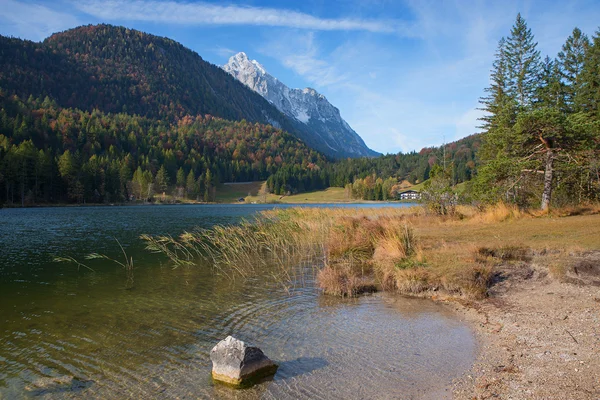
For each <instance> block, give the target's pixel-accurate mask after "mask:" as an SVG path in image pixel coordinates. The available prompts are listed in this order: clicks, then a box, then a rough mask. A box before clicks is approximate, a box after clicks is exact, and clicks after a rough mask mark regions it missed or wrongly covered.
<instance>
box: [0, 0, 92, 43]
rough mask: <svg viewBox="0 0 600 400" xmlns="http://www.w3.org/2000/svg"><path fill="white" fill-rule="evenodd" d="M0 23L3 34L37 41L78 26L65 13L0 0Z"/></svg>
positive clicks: (31, 4)
mask: <svg viewBox="0 0 600 400" xmlns="http://www.w3.org/2000/svg"><path fill="white" fill-rule="evenodd" d="M0 9H2V12H0V21H2V25H3V27H2V29H3V30H4V34H6V35H11V36H17V37H21V38H24V39H29V40H35V41H39V40H42V39H45V38H46V37H48V36H50V35H51V34H52V33H56V32H60V31H63V30H65V29H68V28H72V27H74V26H77V25H80V22H79V20H78V19H77V18H76V17H75V16H73V15H71V14H67V13H63V12H59V11H55V10H52V9H50V8H48V7H46V6H43V5H40V4H33V3H21V2H17V1H14V0H0Z"/></svg>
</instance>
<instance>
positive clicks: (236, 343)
mask: <svg viewBox="0 0 600 400" xmlns="http://www.w3.org/2000/svg"><path fill="white" fill-rule="evenodd" d="M210 360H211V361H212V363H213V369H212V377H213V379H214V380H216V381H219V382H222V383H226V384H229V385H232V386H237V387H239V386H248V385H251V384H252V383H254V382H255V381H257V380H259V379H260V378H264V377H267V376H269V375H274V374H275V372H277V364H275V363H274V362H273V361H271V360H270V359H269V357H267V356H265V354H264V353H263V352H262V350H261V349H259V348H258V347H253V346H248V345H247V344H246V343H244V342H242V341H241V340H238V339H236V338H234V337H233V336H227V338H225V339H224V340H221V341H220V342H219V343H217V345H216V346H215V347H213V349H212V350H211V351H210Z"/></svg>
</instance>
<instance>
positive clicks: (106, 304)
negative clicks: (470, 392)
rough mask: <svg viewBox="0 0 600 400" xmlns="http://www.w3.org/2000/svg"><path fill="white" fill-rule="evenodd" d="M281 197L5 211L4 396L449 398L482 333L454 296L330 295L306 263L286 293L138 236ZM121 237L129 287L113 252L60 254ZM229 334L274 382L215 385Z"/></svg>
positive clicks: (231, 215)
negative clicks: (271, 366) (446, 299)
mask: <svg viewBox="0 0 600 400" xmlns="http://www.w3.org/2000/svg"><path fill="white" fill-rule="evenodd" d="M312 206H315V205H312ZM365 206H367V207H379V206H382V205H380V204H368V205H358V207H365ZM388 206H389V205H388ZM395 206H406V205H404V204H402V205H395ZM272 207H274V206H268V205H266V206H263V205H199V206H127V207H76V208H33V209H2V210H0V252H1V254H0V398H6V399H13V398H15V399H19V398H30V397H41V398H103V399H106V398H108V399H111V398H114V399H121V398H142V397H143V398H147V399H152V398H161V399H162V398H207V399H208V398H217V399H221V398H222V399H258V398H265V399H319V398H322V399H363V398H364V399H393V398H403V399H405V398H431V399H438V398H444V397H449V392H448V385H449V384H450V382H451V380H452V379H453V378H456V377H458V376H460V375H461V374H462V373H464V372H466V371H467V370H468V369H469V368H470V366H471V363H472V362H473V359H474V351H475V341H474V338H473V335H472V332H471V331H470V330H469V328H468V327H467V326H466V325H465V324H463V323H462V322H460V321H458V320H457V318H456V316H455V315H453V314H452V313H451V312H450V311H448V309H447V308H446V307H444V306H442V305H439V304H435V303H433V302H430V301H427V300H420V299H408V298H404V297H400V296H394V295H389V294H376V295H372V296H366V297H361V298H358V299H346V300H343V299H337V298H331V297H328V296H323V295H321V294H320V293H319V292H318V290H316V289H315V287H314V282H313V281H312V273H311V272H310V271H308V272H307V273H306V275H304V278H305V281H304V282H303V284H302V285H299V286H298V287H297V288H296V289H295V290H294V291H292V292H291V294H290V293H288V292H286V291H284V290H283V288H282V287H280V285H278V284H277V283H276V282H273V281H272V280H271V279H269V278H268V274H267V273H265V276H258V277H256V278H254V279H251V280H246V281H240V280H238V281H231V280H228V279H226V278H224V277H219V276H215V275H214V274H213V273H212V272H211V268H210V266H208V265H199V266H197V267H180V268H177V269H173V268H172V266H171V265H169V264H168V262H167V260H166V259H165V258H163V257H162V256H160V255H156V254H149V253H148V252H146V251H145V250H144V249H143V247H144V244H143V242H142V241H141V240H140V239H138V237H139V235H140V234H142V233H149V234H171V235H178V234H180V233H181V232H183V231H184V230H189V229H191V228H193V227H194V226H203V227H210V226H212V225H214V224H217V223H219V224H230V223H236V222H238V221H239V220H240V219H241V218H250V217H251V216H252V215H253V214H255V213H256V212H258V211H260V210H264V209H269V208H272ZM276 207H286V206H281V205H278V206H276ZM344 207H348V212H349V213H352V212H353V211H352V207H357V205H352V206H350V205H345V206H344ZM115 238H117V239H118V240H119V242H120V243H121V244H122V245H123V246H124V247H125V249H126V251H127V253H128V255H130V256H132V257H133V259H134V263H135V266H136V269H135V277H134V287H133V289H130V290H126V289H125V286H126V274H125V271H124V270H123V269H122V268H121V267H119V266H118V265H116V264H114V263H111V262H107V261H89V262H86V264H87V265H89V266H90V267H91V268H93V270H94V271H93V272H92V271H90V270H88V269H85V268H78V267H77V265H75V264H65V263H55V262H53V261H52V260H53V256H71V257H74V258H76V259H78V260H83V259H84V256H85V255H86V254H89V253H91V252H100V253H104V254H107V255H109V256H111V257H115V258H117V257H120V256H121V255H120V249H119V247H118V244H117V243H116V241H115ZM229 334H232V335H234V336H236V337H238V338H240V339H242V340H246V341H248V342H250V343H251V344H255V345H258V346H259V347H261V348H262V349H263V350H264V351H265V353H266V354H267V355H268V356H270V357H271V358H272V359H273V360H275V361H276V362H278V363H279V364H280V368H279V370H278V372H277V374H276V375H275V377H274V379H273V380H272V381H269V382H265V383H262V384H260V385H257V386H255V387H253V388H251V389H246V390H241V391H235V390H231V389H229V388H226V387H222V386H220V385H214V384H213V382H212V381H211V378H210V369H211V364H210V358H209V353H210V349H211V348H212V347H213V346H214V345H215V344H216V343H217V342H218V341H219V340H221V339H223V338H225V337H226V336H227V335H229ZM71 377H72V378H71Z"/></svg>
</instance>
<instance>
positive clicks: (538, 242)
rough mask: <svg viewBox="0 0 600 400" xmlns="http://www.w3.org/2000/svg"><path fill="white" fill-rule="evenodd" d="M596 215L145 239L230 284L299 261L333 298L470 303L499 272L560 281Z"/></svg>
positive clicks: (497, 211) (488, 213) (225, 230)
mask: <svg viewBox="0 0 600 400" xmlns="http://www.w3.org/2000/svg"><path fill="white" fill-rule="evenodd" d="M598 211H599V209H598V208H597V207H596V208H593V207H591V208H588V209H585V208H580V209H577V210H575V209H573V210H561V211H557V212H555V213H554V214H552V215H537V214H535V213H528V212H523V211H520V210H518V209H515V208H511V207H507V206H504V205H498V206H495V207H492V208H490V209H488V210H485V211H477V210H475V209H472V208H466V207H465V208H461V209H459V213H458V214H457V215H456V216H454V217H451V218H449V217H440V216H436V215H431V214H428V213H427V212H426V211H425V210H424V209H422V208H420V207H414V208H408V209H397V208H384V209H321V208H295V209H286V210H270V211H266V212H263V213H261V214H260V215H259V216H258V217H257V218H256V219H255V220H253V221H247V222H244V223H242V224H241V225H237V226H231V227H215V228H213V229H208V230H206V229H202V230H196V231H193V232H189V233H185V234H183V235H182V236H181V237H180V238H177V239H173V238H170V237H148V236H145V237H144V239H145V240H146V241H147V243H148V248H149V249H150V250H152V251H159V252H162V253H164V254H166V255H167V256H169V258H170V259H171V260H172V261H173V262H174V263H176V264H179V265H184V264H187V265H191V264H194V263H196V262H197V260H198V259H202V258H203V259H205V260H207V261H209V262H210V263H211V264H212V265H214V266H215V268H217V269H218V271H220V272H221V273H225V274H228V275H231V276H241V277H251V276H252V275H253V273H254V271H255V268H259V267H260V268H262V267H269V268H272V269H273V274H274V275H277V276H278V277H279V278H280V279H281V280H282V281H285V280H290V279H291V278H292V276H291V274H292V273H293V267H294V266H295V265H297V264H298V263H301V262H304V263H306V262H308V263H311V265H314V266H315V274H316V276H317V281H318V283H319V285H320V286H321V288H322V289H323V291H324V292H326V293H329V294H333V295H342V296H348V295H350V296H352V295H357V294H359V293H362V292H365V291H372V290H376V289H384V290H390V291H397V292H399V293H404V294H411V295H415V294H426V295H437V294H442V293H443V294H444V295H447V296H457V297H462V298H467V299H470V298H481V297H485V296H486V295H487V293H488V290H489V288H490V287H491V286H492V285H493V284H494V282H495V281H497V280H498V279H502V274H506V273H519V272H523V273H525V272H526V270H527V266H528V265H530V263H532V262H540V263H545V264H546V265H548V266H549V267H550V270H551V271H552V273H553V274H555V275H556V276H557V277H559V278H561V277H563V276H566V275H568V274H569V268H571V266H570V264H569V257H570V255H572V254H575V253H582V252H585V251H586V250H593V249H597V248H598V246H600V215H598ZM573 214H585V215H573ZM507 271H509V272H507Z"/></svg>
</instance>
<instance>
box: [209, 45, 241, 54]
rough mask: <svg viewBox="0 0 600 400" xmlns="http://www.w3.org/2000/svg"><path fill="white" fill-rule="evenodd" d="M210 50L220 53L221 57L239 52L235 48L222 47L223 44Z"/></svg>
mask: <svg viewBox="0 0 600 400" xmlns="http://www.w3.org/2000/svg"><path fill="white" fill-rule="evenodd" d="M210 51H212V52H213V53H215V54H218V55H219V56H221V57H230V56H232V55H234V54H236V53H237V51H235V50H232V49H230V48H227V47H222V46H217V47H215V48H213V49H210Z"/></svg>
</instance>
